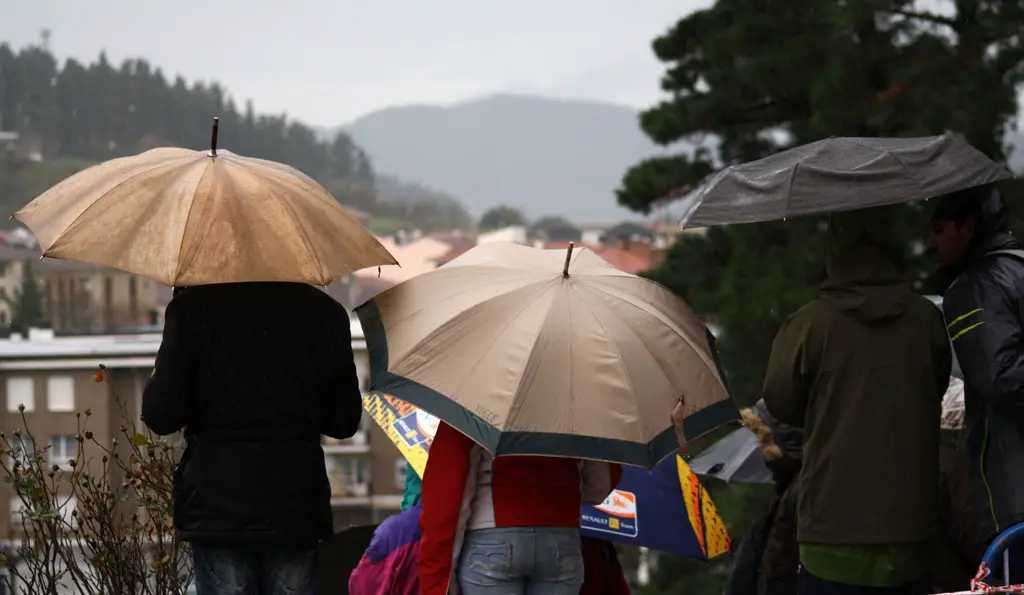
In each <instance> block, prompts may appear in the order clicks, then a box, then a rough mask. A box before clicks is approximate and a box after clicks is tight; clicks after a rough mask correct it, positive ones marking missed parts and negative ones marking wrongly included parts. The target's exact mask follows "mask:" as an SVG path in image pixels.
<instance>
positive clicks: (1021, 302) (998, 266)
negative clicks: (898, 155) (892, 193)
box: [928, 186, 1024, 582]
mask: <svg viewBox="0 0 1024 595" xmlns="http://www.w3.org/2000/svg"><path fill="white" fill-rule="evenodd" d="M928 244H929V249H930V250H931V251H932V253H933V254H934V255H935V256H936V258H937V260H938V261H939V264H940V265H941V266H942V267H943V268H944V269H945V270H946V271H947V272H948V273H949V274H947V275H946V276H947V278H954V279H955V280H954V281H953V282H952V284H951V285H950V286H949V288H948V289H947V290H946V292H945V295H944V299H943V310H944V314H945V317H946V322H947V324H948V330H949V336H950V339H951V340H952V342H953V347H954V349H956V356H957V359H958V360H959V362H960V368H961V370H962V371H963V376H964V387H965V401H966V418H965V422H964V435H965V443H966V446H967V453H968V455H969V456H970V460H971V469H970V479H969V492H970V499H971V501H972V504H975V505H977V508H978V509H979V510H980V511H981V513H980V514H979V515H978V516H979V517H980V518H978V519H977V521H978V522H979V523H981V524H982V528H983V531H984V532H985V534H986V535H987V536H988V540H991V539H992V538H994V537H995V536H996V535H997V534H998V533H999V532H1001V531H1004V530H1006V529H1007V528H1009V527H1010V526H1011V525H1013V524H1015V523H1019V522H1021V521H1024V328H1021V321H1022V320H1024V255H1022V254H1020V253H1015V251H1019V250H1020V244H1019V243H1018V242H1017V240H1016V239H1015V238H1014V237H1013V234H1011V233H1010V230H1009V225H1008V221H1007V214H1006V207H1005V204H1004V202H1003V199H1002V197H1001V196H1000V194H999V191H998V190H997V189H996V188H995V187H993V186H983V187H979V188H974V189H969V190H965V191H962V192H958V193H955V194H952V195H947V196H944V197H941V198H939V199H938V200H937V205H936V208H935V212H934V215H933V216H932V232H931V236H930V238H929V242H928ZM1014 549H1015V550H1016V552H1014V550H1013V549H1011V577H1010V578H1011V580H1014V581H1015V582H1024V555H1022V554H1024V547H1020V546H1019V547H1017V548H1014Z"/></svg>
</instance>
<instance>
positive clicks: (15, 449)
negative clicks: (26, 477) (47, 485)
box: [9, 436, 36, 466]
mask: <svg viewBox="0 0 1024 595" xmlns="http://www.w3.org/2000/svg"><path fill="white" fill-rule="evenodd" d="M10 444H11V452H10V453H9V454H10V455H11V462H12V463H13V462H14V461H15V460H17V461H18V462H20V463H21V464H22V466H27V465H28V464H29V462H30V460H31V459H32V458H33V457H34V456H35V454H36V443H35V440H32V439H31V438H29V437H28V436H11V439H10Z"/></svg>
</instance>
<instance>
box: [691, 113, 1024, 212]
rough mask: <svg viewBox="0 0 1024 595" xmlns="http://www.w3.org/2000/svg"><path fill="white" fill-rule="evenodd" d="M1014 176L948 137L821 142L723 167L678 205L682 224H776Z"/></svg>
mask: <svg viewBox="0 0 1024 595" xmlns="http://www.w3.org/2000/svg"><path fill="white" fill-rule="evenodd" d="M1010 177H1013V176H1012V174H1010V172H1009V171H1008V170H1007V169H1006V168H1005V167H1004V166H1002V165H999V164H997V163H995V162H994V161H992V160H991V159H989V158H988V157H986V156H985V155H984V154H983V153H982V152H981V151H978V150H977V149H975V148H974V147H972V146H971V145H969V144H967V142H966V141H964V140H963V138H961V137H960V136H959V135H956V134H952V133H946V134H943V135H940V136H927V137H920V138H853V137H837V138H827V139H824V140H820V141H817V142H813V143H810V144H807V145H802V146H799V147H795V148H793V149H789V150H787V151H782V152H779V153H776V154H774V155H771V156H769V157H765V158H764V159H759V160H757V161H751V162H750V163H744V164H742V165H734V166H731V167H727V168H725V169H723V170H722V171H720V172H718V173H717V174H715V175H714V176H713V177H712V178H711V179H710V180H709V181H708V182H707V183H706V184H705V185H704V186H703V187H702V188H701V189H700V190H698V191H697V192H694V193H693V194H690V195H689V196H687V197H686V198H684V199H683V200H682V203H683V218H682V221H680V224H681V225H682V226H683V227H706V226H709V225H727V224H730V223H754V222H758V221H777V220H780V219H785V218H787V217H798V216H801V215H814V214H821V213H836V212H840V211H850V210H855V209H862V208H867V207H875V206H882V205H889V204H895V203H900V202H909V201H915V200H925V199H929V198H934V197H937V196H941V195H943V194H948V193H950V192H955V191H957V190H963V189H965V188H972V187H974V186H981V185H983V184H990V183H992V182H998V181H999V180H1003V179H1006V178H1010Z"/></svg>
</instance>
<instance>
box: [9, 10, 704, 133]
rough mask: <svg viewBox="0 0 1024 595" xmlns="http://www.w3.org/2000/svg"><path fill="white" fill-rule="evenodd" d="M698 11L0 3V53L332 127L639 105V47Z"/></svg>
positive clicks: (642, 91)
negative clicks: (228, 99) (419, 117)
mask: <svg viewBox="0 0 1024 595" xmlns="http://www.w3.org/2000/svg"><path fill="white" fill-rule="evenodd" d="M709 4H710V0H641V1H636V2H625V1H623V0H547V1H542V0H515V1H513V0H490V1H481V0H373V1H370V0H290V1H282V0H207V1H205V2H204V1H200V0H175V1H170V0H0V42H7V43H10V44H12V45H13V46H14V47H16V48H18V47H22V46H24V45H27V44H30V43H36V42H37V41H38V40H39V38H40V32H41V30H42V29H44V28H46V29H49V30H50V31H51V41H50V47H51V50H52V51H53V52H54V53H55V54H56V55H57V56H58V57H59V58H61V59H64V58H67V57H75V58H78V59H82V60H92V59H94V58H96V56H98V55H99V52H100V51H101V50H106V51H107V55H108V56H109V57H110V58H111V60H112V61H114V62H115V63H117V62H120V61H121V60H122V59H123V58H126V57H136V56H138V57H145V58H147V59H148V60H149V61H150V63H152V64H154V65H156V66H160V67H162V68H163V69H164V72H165V73H166V74H169V75H172V76H173V75H174V74H182V75H184V76H185V77H186V78H187V79H189V80H194V79H206V80H217V81H220V82H221V83H223V84H224V85H225V86H226V87H227V88H228V89H229V90H230V91H231V92H232V94H233V95H234V96H235V97H236V99H240V100H241V99H245V98H252V99H253V100H254V101H255V104H256V108H257V110H258V111H260V112H282V111H286V112H287V113H288V114H289V115H291V116H294V117H296V118H299V119H301V120H303V121H305V122H307V123H310V124H315V125H322V126H332V125H336V124H343V123H347V122H349V121H351V120H352V119H354V118H356V117H358V116H360V115H362V114H365V113H368V112H371V111H374V110H377V109H380V108H384V107H388V106H393V105H399V104H409V103H449V102H455V101H459V100H463V99H468V98H471V97H476V96H479V95H483V94H487V93H492V92H497V91H511V92H520V93H537V94H543V95H549V96H556V97H569V98H589V99H599V100H607V101H613V102H617V103H624V104H628V105H633V106H636V107H644V106H647V105H650V104H652V103H653V102H655V101H656V100H657V99H658V95H659V94H658V79H659V77H660V76H661V73H662V72H663V68H662V65H661V64H659V63H658V61H657V60H656V59H655V58H654V56H653V54H652V52H651V49H650V48H651V41H652V40H653V39H654V37H655V36H657V35H658V34H660V33H662V32H663V31H665V30H666V29H667V28H668V27H669V26H671V25H672V24H673V23H674V22H675V21H676V20H678V19H679V18H680V17H682V16H684V15H686V14H687V13H689V12H691V11H693V10H694V9H697V8H701V7H704V6H707V5H709Z"/></svg>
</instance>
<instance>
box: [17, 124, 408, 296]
mask: <svg viewBox="0 0 1024 595" xmlns="http://www.w3.org/2000/svg"><path fill="white" fill-rule="evenodd" d="M15 218H16V219H18V220H19V221H21V222H22V223H24V224H25V225H27V226H28V227H29V229H31V230H32V232H33V233H34V234H35V235H36V238H38V240H39V244H40V247H41V248H42V250H43V256H46V257H51V258H62V259H67V260H75V261H80V262H87V263H91V264H98V265H103V266H108V267H112V268H115V269H120V270H123V271H127V272H130V273H135V274H138V275H142V276H145V277H150V278H152V279H155V280H157V281H159V282H161V283H165V284H167V285H171V286H175V287H182V286H191V285H205V284H210V283H232V282H244V281H292V282H298V283H309V284H313V285H326V284H328V283H330V282H331V281H332V280H334V279H337V278H338V277H342V276H344V275H347V274H349V273H351V272H354V271H357V270H359V269H363V268H367V267H373V266H379V265H386V264H397V261H396V260H395V258H394V257H393V256H392V255H391V254H390V253H389V252H388V251H387V249H386V248H384V246H382V245H381V244H380V242H378V241H377V239H376V238H375V237H374V236H373V234H371V233H370V232H369V230H367V229H366V228H365V227H363V225H362V224H361V223H359V222H358V221H356V219H355V218H353V217H352V216H351V215H349V214H348V212H346V210H345V209H344V208H343V207H342V206H341V205H340V204H338V202H337V201H336V200H335V199H334V197H332V196H331V195H330V193H328V192H327V190H325V189H324V188H323V187H321V186H320V185H319V184H317V183H316V182H315V181H313V179H312V178H310V177H309V176H307V175H305V174H303V173H302V172H300V171H299V170H297V169H295V168H293V167H290V166H287V165H283V164H281V163H275V162H273V161H267V160H263V159H254V158H250V157H242V156H240V155H235V154H234V153H231V152H229V151H218V150H217V123H216V120H215V122H214V129H213V142H212V148H211V150H209V151H192V150H188V149H178V148H160V149H153V150H150V151H146V152H145V153H142V154H140V155H136V156H134V157H125V158H121V159H114V160H112V161H107V162H105V163H102V164H100V165H96V166H94V167H90V168H89V169H86V170H84V171H82V172H79V173H77V174H75V175H73V176H71V177H69V178H67V179H66V180H64V181H63V182H61V183H60V184H57V185H56V186H54V187H53V188H51V189H50V190H48V191H47V192H45V193H43V194H42V195H41V196H39V197H38V198H36V199H35V200H33V201H32V202H31V203H29V204H28V205H27V206H26V207H25V208H23V209H21V210H20V211H18V212H17V213H16V214H15Z"/></svg>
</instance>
